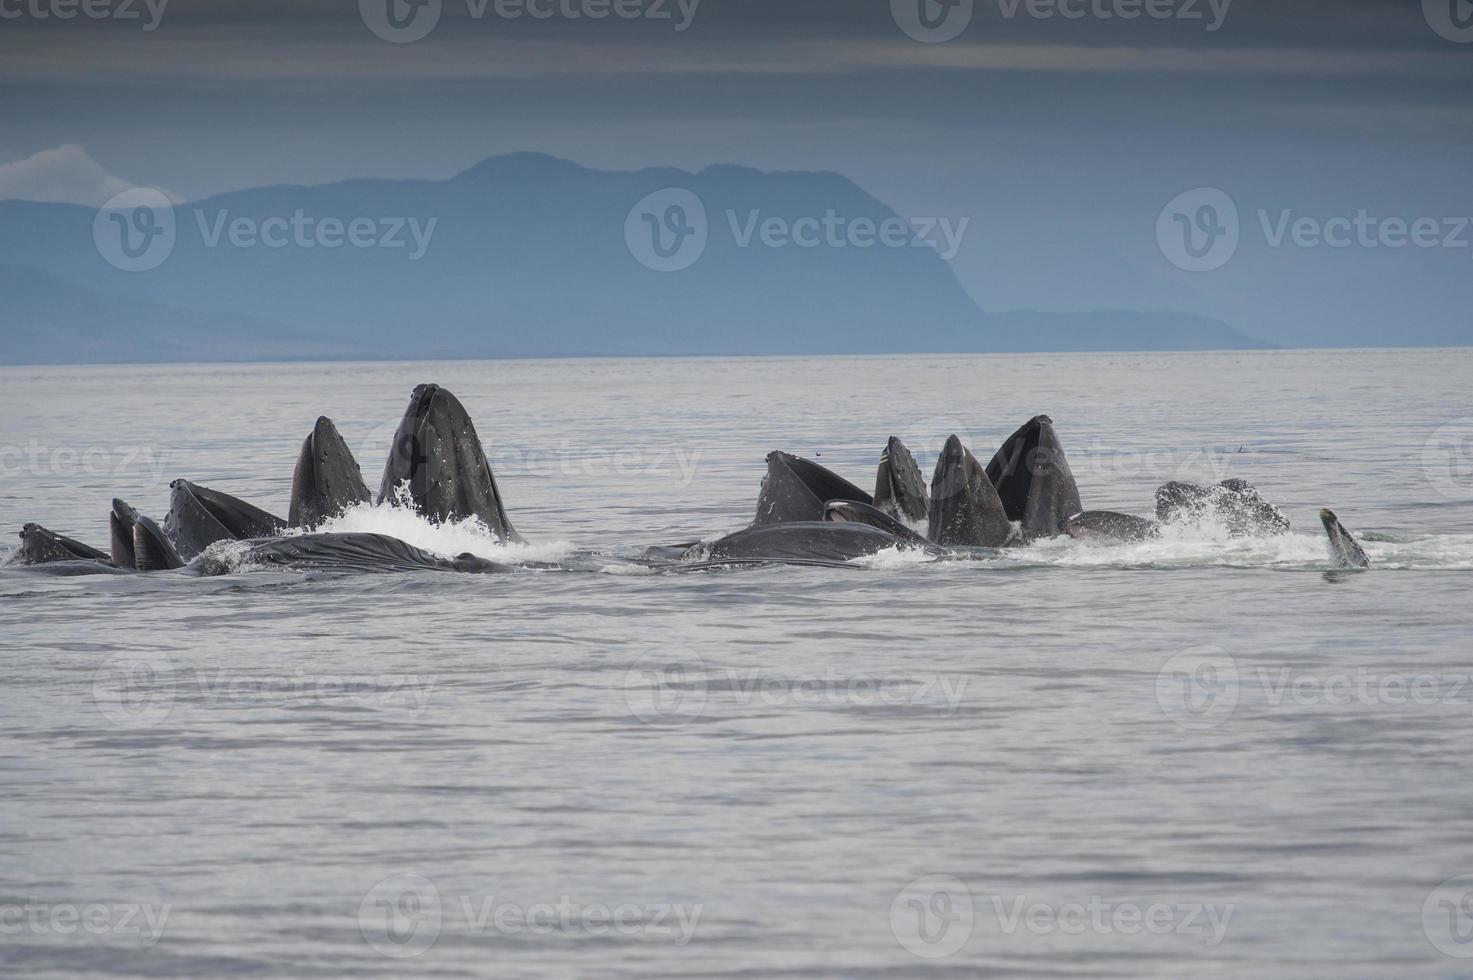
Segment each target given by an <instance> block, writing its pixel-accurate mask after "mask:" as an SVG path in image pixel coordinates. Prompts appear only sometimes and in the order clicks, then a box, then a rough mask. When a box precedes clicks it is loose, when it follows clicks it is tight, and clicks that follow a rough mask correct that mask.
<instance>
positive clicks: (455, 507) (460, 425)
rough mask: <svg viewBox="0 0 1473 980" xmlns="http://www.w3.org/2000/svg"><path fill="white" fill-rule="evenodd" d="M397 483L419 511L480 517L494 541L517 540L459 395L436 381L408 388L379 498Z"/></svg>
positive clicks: (438, 516) (443, 517)
mask: <svg viewBox="0 0 1473 980" xmlns="http://www.w3.org/2000/svg"><path fill="white" fill-rule="evenodd" d="M401 487H407V492H408V495H409V501H410V503H411V505H412V506H413V507H414V509H415V510H416V511H417V512H418V513H419V514H420V515H421V516H423V517H425V518H426V519H428V520H431V521H435V522H437V523H445V522H450V521H463V520H467V519H469V518H472V517H475V518H478V519H480V521H481V522H482V523H484V524H485V525H486V527H487V528H489V529H490V531H491V532H492V533H493V534H494V535H496V538H497V539H498V540H500V541H511V542H521V541H522V536H521V535H519V534H518V533H517V532H516V529H515V528H514V527H512V523H511V519H510V518H509V517H507V515H506V507H505V506H504V505H503V504H502V501H501V491H500V489H499V488H498V487H497V486H496V477H495V475H494V474H493V473H492V472H491V464H490V463H489V462H488V461H487V459H486V452H485V450H484V449H483V448H482V446H481V439H480V437H479V436H478V435H477V434H476V427H475V425H474V424H473V423H472V422H471V418H470V415H469V413H467V412H466V410H465V406H463V405H462V404H461V403H460V401H459V399H457V398H456V397H455V396H454V395H452V394H451V393H450V392H449V391H447V390H445V389H444V388H441V387H440V386H439V385H434V384H423V385H420V386H418V387H417V388H415V389H414V393H413V394H412V395H411V396H410V398H409V407H408V408H407V409H406V410H405V412H404V418H403V420H402V421H400V423H399V428H398V430H397V431H396V432H395V433H394V443H393V445H392V446H391V447H390V448H389V458H388V460H387V462H385V464H384V477H383V480H382V482H381V483H380V485H379V503H381V504H382V503H385V502H390V501H393V500H394V499H395V495H396V494H397V493H398V492H399V491H400V488H401Z"/></svg>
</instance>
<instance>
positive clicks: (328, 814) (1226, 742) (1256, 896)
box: [0, 350, 1473, 978]
mask: <svg viewBox="0 0 1473 980" xmlns="http://www.w3.org/2000/svg"><path fill="white" fill-rule="evenodd" d="M1470 379H1473V351H1467V350H1458V351H1369V352H1366V351H1343V352H1313V353H1306V352H1252V353H1231V354H1167V355H1155V354H1140V355H1136V354H1132V355H1107V354H1101V355H1047V356H1042V355H1040V356H1029V355H1024V356H1006V357H1002V356H999V357H984V356H977V357H972V356H967V357H906V358H823V359H752V360H739V359H728V360H567V361H522V362H515V361H506V362H478V363H433V364H431V363H425V364H401V363H392V364H386V363H379V364H270V365H201V366H173V365H171V366H149V367H48V368H24V369H22V368H5V369H0V406H3V412H0V527H4V528H6V529H7V530H6V532H5V534H6V539H5V540H6V542H7V543H6V544H5V545H4V546H3V548H6V549H8V548H10V546H11V544H12V543H13V542H14V541H15V540H16V539H15V538H14V537H13V532H14V531H17V530H19V528H20V526H21V525H22V524H23V523H25V522H28V521H35V522H37V523H41V524H44V525H46V526H48V527H50V528H53V529H55V530H57V531H61V532H64V533H68V534H71V535H73V536H75V537H78V538H80V539H82V540H84V541H87V542H90V543H93V544H95V545H97V546H98V547H103V548H105V547H106V546H107V540H108V538H107V525H106V518H107V513H108V507H109V501H110V500H111V498H113V497H121V498H124V499H126V500H127V501H128V502H129V503H131V504H133V505H134V506H135V507H137V508H139V509H140V510H141V511H143V512H144V513H147V514H151V515H152V516H154V517H156V518H162V517H163V515H164V513H165V511H167V508H168V489H169V486H168V485H169V481H170V480H172V479H175V478H178V477H187V478H189V479H191V480H194V481H196V482H199V483H202V484H204V485H206V486H209V487H213V488H216V489H220V490H224V491H227V492H229V493H232V494H235V495H237V496H240V497H244V498H246V499H248V500H251V501H252V502H254V503H257V504H259V505H261V506H263V507H265V508H266V509H268V510H271V511H273V512H275V513H278V514H282V515H284V514H285V512H286V509H287V498H288V493H289V483H290V479H291V474H292V467H293V465H294V462H295V459H296V456H297V453H298V451H299V449H300V446H301V444H302V440H303V439H304V438H305V437H306V435H307V434H308V432H309V431H310V430H311V427H312V424H313V422H314V421H315V420H316V418H317V417H318V416H319V415H328V416H330V417H331V418H332V419H334V420H335V421H336V423H337V425H338V427H339V429H340V430H341V431H342V432H343V434H344V436H345V437H346V439H347V441H348V442H349V444H350V445H351V446H352V447H353V448H354V451H355V452H356V453H357V455H358V459H359V461H360V463H361V464H362V468H363V470H364V473H365V477H366V479H367V481H368V483H369V484H370V486H372V487H375V488H376V487H377V485H378V480H379V474H380V473H381V470H382V465H383V460H384V458H385V456H386V455H387V453H388V449H389V442H390V435H391V434H392V432H393V430H394V428H395V426H396V425H397V422H398V419H399V417H400V415H401V414H402V412H403V410H404V407H405V405H406V404H407V402H408V398H409V393H410V390H411V389H412V388H413V386H414V385H415V384H417V383H420V382H427V381H434V382H438V383H439V384H441V385H444V386H446V387H448V388H450V389H451V390H452V391H454V392H455V393H456V394H457V395H458V396H459V397H460V398H461V400H462V401H463V402H464V403H465V405H466V406H467V408H468V409H469V410H470V412H471V414H472V416H473V417H474V418H475V420H476V423H477V426H478V429H479V431H480V433H481V435H482V437H483V439H484V440H485V442H486V443H487V446H488V452H489V454H490V457H491V461H492V465H493V467H494V468H495V471H496V474H497V477H498V480H499V482H500V485H501V489H502V493H503V496H504V498H505V501H506V505H507V509H508V511H509V513H510V515H511V518H512V520H513V522H514V523H515V524H516V527H517V529H518V530H519V531H520V532H521V533H522V534H523V535H524V536H525V537H526V538H527V540H528V542H530V543H529V544H528V545H525V546H520V547H515V548H505V549H504V548H499V547H498V546H497V545H495V543H494V542H492V541H491V540H489V539H488V538H487V537H485V536H484V535H481V534H478V533H477V531H476V529H475V528H474V527H432V526H429V525H428V524H426V523H425V522H423V521H421V520H420V519H418V518H417V517H414V516H412V515H409V514H407V513H404V512H402V511H394V510H391V509H379V510H368V509H364V510H361V511H357V512H354V513H351V514H349V515H347V516H346V517H344V518H343V519H342V520H341V521H339V522H338V523H337V527H338V528H339V529H371V530H381V531H385V532H388V533H393V534H398V535H400V536H402V537H404V538H406V539H407V540H410V541H411V542H413V543H416V544H419V545H421V546H424V547H427V548H430V549H433V550H436V551H439V552H442V553H446V554H456V553H459V552H462V551H474V552H476V553H477V554H482V555H485V556H488V557H493V558H503V559H509V560H536V561H556V560H557V559H558V558H559V557H564V556H568V555H571V554H573V553H575V552H586V551H593V552H598V553H601V554H604V555H607V556H610V560H609V562H608V566H607V568H606V569H605V570H604V571H602V572H583V573H572V572H555V571H549V572H542V573H537V574H524V575H513V576H457V575H450V574H428V573H427V574H421V575H383V576H378V575H369V576H347V577H344V576H331V575H308V574H298V573H284V572H280V571H276V572H266V571H251V570H244V569H243V570H240V571H239V572H237V573H235V574H230V575H225V576H221V577H213V578H191V577H187V576H183V575H178V574H162V575H151V576H95V577H86V578H58V577H53V576H46V575H38V574H35V573H32V572H26V571H16V570H0V671H3V683H0V975H3V976H6V977H12V976H16V977H18V976H65V977H75V976H106V977H132V976H139V977H143V976H177V977H190V978H203V977H220V976H227V977H236V976H239V977H307V978H312V977H337V976H350V975H351V976H371V977H373V976H381V977H406V976H416V977H571V976H588V977H629V978H647V977H667V976H668V977H759V976H797V977H829V976H846V977H890V976H936V977H946V976H956V977H963V976H965V977H976V976H1000V977H1019V976H1024V977H1083V976H1088V977H1181V976H1187V975H1190V976H1195V977H1391V976H1395V977H1455V976H1469V975H1473V958H1469V957H1473V778H1470V777H1473V767H1470V764H1469V762H1468V756H1469V753H1470V751H1473V603H1470V601H1469V599H1470V586H1473V388H1470V384H1469V382H1470ZM1043 412H1046V413H1049V414H1050V415H1052V417H1053V419H1054V421H1055V423H1056V426H1057V429H1058V432H1059V435H1060V438H1061V439H1062V441H1063V444H1064V446H1065V448H1066V449H1067V450H1068V452H1069V455H1070V459H1071V462H1072V465H1073V469H1074V472H1075V475H1076V477H1077V478H1078V481H1079V484H1080V489H1081V493H1082V496H1083V499H1084V503H1085V505H1086V507H1088V508H1091V509H1113V510H1123V511H1128V512H1131V513H1138V514H1143V515H1148V514H1150V513H1151V512H1152V508H1153V492H1154V490H1155V488H1156V487H1157V486H1158V485H1160V484H1162V483H1164V482H1166V481H1168V480H1172V479H1178V480H1189V481H1194V482H1201V483H1209V482H1215V481H1217V480H1221V479H1226V478H1228V477H1240V478H1243V479H1246V480H1249V481H1250V482H1252V483H1254V484H1255V485H1256V486H1258V487H1259V489H1260V490H1261V491H1262V492H1263V494H1264V495H1265V496H1266V497H1267V498H1268V499H1270V500H1272V501H1274V502H1275V503H1277V504H1278V505H1279V506H1280V507H1282V508H1283V510H1284V511H1285V513H1286V514H1287V515H1288V516H1289V517H1290V519H1291V520H1292V521H1293V522H1294V530H1293V532H1292V533H1290V534H1289V535H1287V536H1284V537H1280V538H1264V539H1249V540H1233V539H1230V538H1229V537H1228V536H1227V535H1226V534H1225V533H1224V532H1222V531H1221V530H1220V529H1216V528H1212V527H1203V528H1192V529H1189V530H1173V531H1172V532H1170V533H1168V534H1167V535H1165V536H1163V538H1161V539H1160V540H1157V541H1153V542H1150V543H1147V544H1137V545H1100V544H1094V543H1085V542H1075V541H1069V540H1050V541H1044V542H1040V543H1038V544H1035V545H1033V546H1031V547H1028V548H1023V549H1017V550H1015V551H1014V552H1012V553H1010V554H1008V555H1007V556H1006V557H1004V558H1001V559H998V560H995V561H966V562H956V561H926V560H922V559H920V558H917V557H913V556H903V555H896V554H888V555H881V556H878V557H877V558H874V559H870V560H866V561H863V562H859V563H855V565H854V567H846V568H835V569H831V568H793V567H764V568H749V569H741V570H733V571H710V572H700V573H693V574H686V575H650V574H641V573H638V572H637V570H631V569H630V568H628V567H627V566H623V565H621V564H619V563H618V562H617V561H614V560H613V558H614V557H615V556H618V555H624V554H632V553H636V552H638V551H639V550H640V549H642V548H643V547H645V546H647V545H652V544H671V543H677V542H688V541H695V540H699V539H709V538H712V537H715V536H717V535H719V534H721V533H722V532H725V531H729V530H732V529H735V528H737V527H739V526H742V525H744V524H745V523H746V522H747V521H749V520H750V519H751V516H752V512H753V509H754V506H755V501H756V496H757V489H758V485H759V483H760V481H761V478H762V475H763V472H764V462H763V460H764V456H765V455H766V453H767V452H768V451H770V450H772V449H786V450H789V451H792V452H795V453H798V454H801V455H807V456H810V457H813V458H817V459H819V461H821V462H822V463H824V464H825V465H828V466H830V467H831V468H833V469H835V470H837V471H838V472H839V473H841V474H843V475H845V476H847V477H848V478H849V479H851V480H852V481H854V482H856V483H858V484H859V485H861V486H865V487H868V486H870V485H872V483H873V479H874V469H875V464H876V462H877V459H878V456H879V452H880V450H881V449H882V448H883V446H884V445H885V441H886V439H887V438H888V437H889V436H891V435H898V436H900V437H902V438H903V439H905V440H906V441H907V443H908V444H909V445H910V446H911V448H912V449H913V450H915V452H916V455H917V456H918V458H919V459H920V461H921V465H922V467H923V469H925V470H926V471H927V475H928V476H929V470H930V467H931V466H932V465H933V464H934V461H935V455H936V452H937V451H938V450H939V448H940V445H941V442H942V440H943V439H944V438H945V437H946V436H947V435H949V434H951V433H957V434H959V435H961V436H962V438H963V440H964V441H966V442H967V443H968V444H969V445H971V446H972V447H974V449H975V451H976V453H977V455H978V456H979V457H981V458H982V459H983V460H984V461H985V460H986V459H987V458H988V457H989V456H990V455H991V453H992V451H993V449H994V448H995V447H996V446H997V444H998V443H1000V442H1001V441H1002V440H1003V439H1004V438H1005V437H1006V436H1007V435H1008V434H1009V433H1011V432H1012V431H1013V430H1014V429H1015V428H1016V427H1017V426H1018V425H1020V424H1021V423H1022V422H1024V421H1025V420H1027V419H1028V418H1029V417H1030V416H1032V415H1035V414H1038V413H1043ZM1324 506H1328V507H1331V508H1333V509H1334V510H1335V511H1336V512H1337V513H1338V514H1339V515H1340V517H1341V519H1342V521H1343V522H1344V523H1345V525H1346V526H1347V527H1348V528H1350V529H1351V530H1352V531H1353V532H1355V533H1357V534H1358V535H1360V536H1361V538H1362V541H1363V543H1364V545H1365V547H1366V550H1367V551H1368V552H1369V554H1370V556H1371V558H1372V560H1373V562H1374V567H1373V568H1372V569H1370V570H1369V571H1366V572H1342V571H1336V570H1334V569H1333V567H1332V565H1331V563H1330V561H1329V556H1328V553H1327V550H1326V545H1325V538H1324V535H1323V533H1322V532H1321V530H1320V527H1319V522H1318V519H1317V516H1316V515H1317V511H1318V509H1319V508H1320V507H1324Z"/></svg>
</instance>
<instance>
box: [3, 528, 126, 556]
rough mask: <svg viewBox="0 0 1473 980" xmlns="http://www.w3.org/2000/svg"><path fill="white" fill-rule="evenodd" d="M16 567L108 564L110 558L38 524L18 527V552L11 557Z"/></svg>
mask: <svg viewBox="0 0 1473 980" xmlns="http://www.w3.org/2000/svg"><path fill="white" fill-rule="evenodd" d="M10 561H11V563H12V564H16V565H49V564H53V563H56V562H93V563H96V564H99V565H111V564H112V559H110V558H109V557H108V556H107V555H105V554H103V553H102V552H101V551H98V550H97V549H96V548H93V547H89V546H88V545H85V544H83V543H82V542H80V541H78V540H76V539H75V538H69V537H67V536H66V535H65V534H57V533H56V532H55V531H52V530H50V529H49V528H44V527H42V526H41V525H39V524H27V525H26V526H25V527H23V528H21V532H20V549H19V550H18V551H16V553H15V554H14V555H13V556H11V559H10Z"/></svg>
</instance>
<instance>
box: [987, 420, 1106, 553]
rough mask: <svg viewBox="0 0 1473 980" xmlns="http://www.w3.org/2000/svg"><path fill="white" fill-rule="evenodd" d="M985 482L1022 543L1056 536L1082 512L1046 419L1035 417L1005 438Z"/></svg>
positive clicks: (1066, 462) (1076, 489)
mask: <svg viewBox="0 0 1473 980" xmlns="http://www.w3.org/2000/svg"><path fill="white" fill-rule="evenodd" d="M987 479H988V480H990V481H992V485H993V486H994V487H996V488H997V495H998V497H999V498H1001V500H1002V505H1003V510H1004V511H1005V512H1006V513H1007V515H1008V520H1010V521H1017V522H1018V523H1019V525H1020V526H1021V527H1022V530H1023V538H1024V540H1025V541H1032V540H1034V539H1036V538H1045V537H1052V536H1053V535H1056V534H1058V533H1059V525H1060V524H1061V523H1063V521H1064V520H1066V519H1067V518H1069V517H1071V516H1073V515H1075V514H1078V513H1080V512H1081V511H1083V510H1084V505H1083V504H1082V503H1080V501H1079V486H1078V484H1076V483H1075V482H1074V473H1073V472H1072V471H1071V470H1070V469H1069V460H1068V459H1067V458H1066V457H1065V456H1064V447H1063V446H1062V445H1060V444H1059V437H1058V434H1057V433H1056V432H1054V422H1053V419H1051V418H1049V417H1048V416H1047V415H1036V416H1034V417H1033V418H1031V419H1029V420H1028V421H1027V422H1026V423H1024V425H1023V427H1022V428H1020V429H1019V430H1018V431H1017V432H1014V433H1013V434H1012V435H1011V436H1009V437H1008V439H1007V441H1006V442H1004V443H1003V444H1002V447H1001V448H999V449H998V451H997V452H996V454H994V455H993V457H992V461H991V462H989V463H988V464H987Z"/></svg>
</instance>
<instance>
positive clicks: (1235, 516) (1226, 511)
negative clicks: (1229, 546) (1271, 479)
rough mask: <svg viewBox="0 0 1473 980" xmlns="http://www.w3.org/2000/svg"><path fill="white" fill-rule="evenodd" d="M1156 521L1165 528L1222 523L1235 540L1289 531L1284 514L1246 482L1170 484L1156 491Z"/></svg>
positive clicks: (1287, 520) (1287, 521)
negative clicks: (1209, 484) (1185, 524)
mask: <svg viewBox="0 0 1473 980" xmlns="http://www.w3.org/2000/svg"><path fill="white" fill-rule="evenodd" d="M1156 517H1157V519H1159V520H1160V521H1161V523H1163V524H1175V523H1184V522H1200V521H1202V520H1204V519H1207V518H1212V519H1214V520H1218V521H1221V522H1222V524H1223V525H1224V526H1225V527H1226V528H1227V530H1228V533H1229V534H1230V535H1232V536H1233V537H1235V538H1238V537H1248V536H1252V535H1259V534H1265V535H1267V534H1283V533H1285V532H1286V531H1288V530H1289V519H1288V518H1287V517H1285V516H1284V514H1283V512H1282V511H1280V510H1279V509H1278V508H1277V507H1275V506H1274V505H1273V504H1271V503H1269V502H1268V501H1266V500H1264V499H1263V497H1262V496H1261V495H1260V494H1259V492H1258V490H1257V488H1255V487H1254V486H1252V485H1251V484H1249V483H1248V482H1247V481H1246V480H1223V481H1222V482H1221V483H1219V484H1217V485H1216V486H1213V487H1199V486H1196V485H1195V484H1191V483H1176V482H1172V483H1168V484H1166V485H1165V486H1162V487H1160V488H1159V489H1158V490H1157V491H1156Z"/></svg>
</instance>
